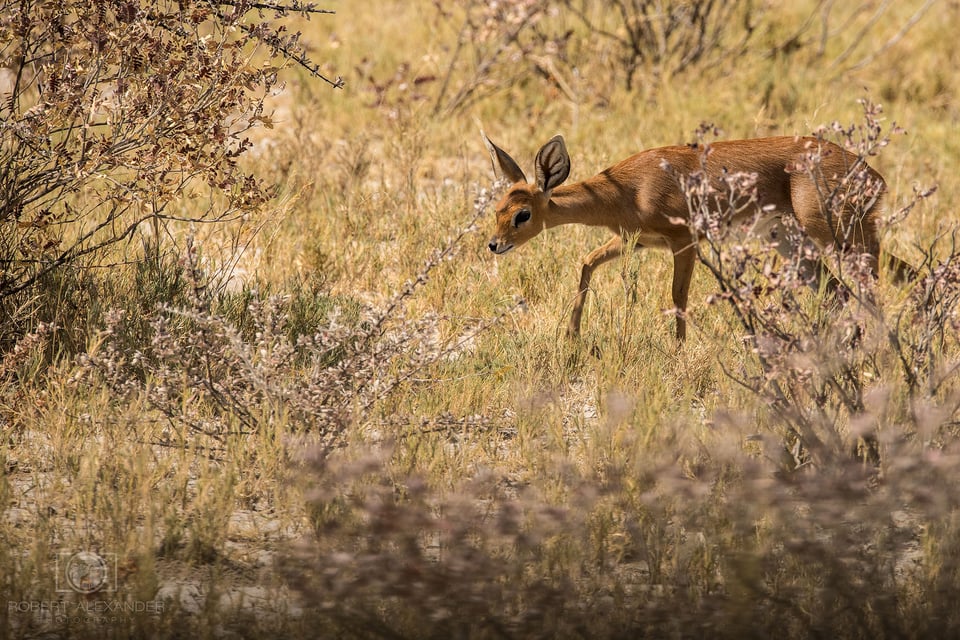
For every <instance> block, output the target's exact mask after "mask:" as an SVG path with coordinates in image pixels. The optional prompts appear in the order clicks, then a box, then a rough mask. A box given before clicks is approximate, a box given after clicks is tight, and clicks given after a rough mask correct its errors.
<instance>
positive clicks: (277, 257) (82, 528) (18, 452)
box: [0, 0, 960, 638]
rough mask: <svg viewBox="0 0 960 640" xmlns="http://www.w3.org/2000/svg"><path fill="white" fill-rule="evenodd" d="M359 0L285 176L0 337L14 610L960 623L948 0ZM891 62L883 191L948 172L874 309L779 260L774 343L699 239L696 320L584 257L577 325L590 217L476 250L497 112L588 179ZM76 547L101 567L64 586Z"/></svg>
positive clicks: (338, 622)
mask: <svg viewBox="0 0 960 640" xmlns="http://www.w3.org/2000/svg"><path fill="white" fill-rule="evenodd" d="M650 4H651V6H652V4H659V3H650ZM662 4H663V5H666V6H668V7H679V6H687V10H688V11H689V10H690V9H689V6H692V5H693V4H698V3H683V2H667V3H662ZM699 4H703V3H699ZM335 5H336V6H331V7H329V8H332V9H336V11H337V13H336V14H335V15H331V16H314V17H313V18H312V19H311V20H310V21H302V22H292V23H291V25H290V28H291V29H293V30H296V29H300V30H302V31H303V34H304V36H303V37H304V40H305V42H307V43H308V45H309V53H310V55H311V57H312V58H313V59H314V60H316V61H320V62H321V63H322V65H323V66H322V70H323V71H324V72H325V73H326V74H327V75H330V76H331V77H332V76H336V75H341V76H343V78H344V79H345V81H346V84H345V86H344V87H343V89H338V90H334V89H331V88H330V87H329V86H327V85H323V84H321V83H318V82H317V81H316V80H315V79H314V78H312V77H311V76H310V75H309V74H308V73H306V72H305V71H303V70H302V69H299V68H297V67H296V66H294V65H290V66H288V67H287V68H286V69H284V70H283V71H282V73H281V78H282V79H284V80H285V83H286V85H285V88H284V90H283V91H282V92H279V93H278V94H277V95H275V96H274V97H273V99H272V104H271V108H272V109H273V114H272V116H271V119H272V122H273V128H271V129H266V128H261V129H258V130H255V131H254V132H253V133H252V134H251V135H252V141H253V146H252V148H251V149H250V150H249V151H248V152H247V153H246V154H244V155H243V156H241V162H242V163H243V167H244V168H245V169H246V170H248V171H251V172H253V173H255V174H256V175H257V176H259V177H260V178H262V179H264V180H266V181H267V182H269V183H273V184H276V185H278V187H279V188H278V193H277V196H276V198H275V199H273V200H272V201H270V203H269V204H268V205H267V206H265V207H263V208H262V209H261V210H260V211H259V213H258V214H257V215H256V216H253V217H246V218H244V219H243V220H239V221H237V222H235V223H234V225H233V226H231V225H230V224H227V223H223V224H218V225H211V226H206V227H205V226H196V227H191V226H189V225H183V226H180V227H174V228H172V229H173V230H172V231H171V234H170V236H169V237H168V238H167V239H166V240H164V242H165V243H166V244H163V248H162V251H157V252H155V253H153V254H152V255H151V256H147V257H148V258H149V259H142V258H144V256H143V249H142V247H144V246H150V247H154V246H155V245H151V244H150V242H146V241H145V242H143V243H136V242H135V243H131V244H128V245H124V246H120V247H116V248H115V250H116V252H117V257H118V260H116V261H115V266H114V267H112V268H111V269H109V270H98V271H95V272H91V273H84V274H82V277H80V276H78V275H76V274H74V273H72V272H70V273H67V274H65V275H63V276H62V277H60V278H59V279H55V280H54V281H53V282H52V283H51V284H50V285H49V286H51V287H54V288H56V287H59V289H57V290H58V291H60V292H61V293H60V294H59V295H60V296H61V298H62V299H63V300H62V302H64V303H65V304H66V305H68V306H69V305H75V306H76V307H77V308H79V309H82V311H83V312H82V313H80V314H78V316H79V317H83V318H84V319H85V320H84V322H85V324H84V325H83V326H70V320H69V318H70V315H69V313H64V314H62V315H60V316H58V317H56V318H53V319H51V318H44V317H39V316H38V317H36V318H33V319H32V320H31V322H29V323H27V324H28V325H29V326H30V330H29V331H28V332H26V333H25V334H24V335H21V336H18V337H17V338H16V339H15V340H13V341H8V342H11V344H12V346H11V347H10V348H9V350H8V351H7V352H6V353H4V354H3V360H2V363H0V421H2V422H0V424H2V425H3V434H4V435H3V439H2V441H0V460H2V461H3V463H4V470H5V472H4V474H3V476H0V497H2V499H3V503H2V504H3V505H4V507H3V516H2V517H0V542H2V543H3V544H2V545H0V568H2V570H0V600H5V601H6V602H5V603H0V604H3V605H4V609H3V610H4V612H5V613H4V615H3V616H0V638H18V637H35V636H39V635H41V634H44V633H50V634H53V636H51V637H54V636H55V637H169V638H176V637H224V636H226V637H452V636H456V637H494V636H500V637H517V638H519V637H574V636H584V637H622V636H628V635H629V636H631V637H711V638H716V637H770V636H771V635H774V634H777V635H781V636H784V637H819V636H830V637H935V636H936V637H947V636H949V635H951V634H955V633H956V630H957V628H958V624H960V621H958V620H957V613H956V611H955V602H956V597H957V596H958V588H960V587H958V585H960V582H958V575H960V548H958V546H957V542H956V541H957V540H958V539H960V538H958V536H957V533H958V530H957V522H958V520H957V513H958V511H957V508H958V504H957V498H956V492H955V491H954V487H955V486H956V482H957V481H958V480H960V465H958V460H960V458H958V457H957V451H958V449H957V445H958V442H957V440H956V437H957V435H958V430H957V426H958V411H960V389H958V385H957V379H956V368H957V358H958V355H960V353H958V350H957V346H958V345H957V338H956V335H957V333H956V332H957V328H958V315H957V314H958V306H957V303H958V300H957V299H956V298H957V296H956V292H957V287H958V286H960V283H958V282H957V271H956V265H955V262H954V261H955V260H956V257H957V256H958V255H960V251H958V249H957V247H956V246H955V245H954V244H953V242H954V241H955V240H956V237H955V229H956V224H957V222H958V220H960V218H958V216H957V213H956V211H957V208H958V205H960V202H958V201H960V192H958V190H957V189H956V187H955V186H954V183H955V180H954V177H955V176H956V175H958V173H960V145H958V142H957V140H956V136H955V135H953V134H954V133H955V131H956V128H957V122H958V119H960V107H958V104H957V103H956V100H955V96H956V95H958V92H960V72H958V71H957V69H960V60H958V59H957V56H958V55H960V53H958V50H957V48H956V47H950V46H945V43H950V42H952V39H953V38H954V37H955V36H954V34H953V31H954V29H953V27H954V26H955V25H956V24H958V23H960V7H958V6H957V5H956V3H949V2H933V3H926V4H925V3H922V2H920V1H919V0H917V1H914V2H902V3H876V2H853V3H846V4H843V6H840V3H830V2H826V3H824V2H813V1H812V0H803V1H801V2H794V3H776V2H774V3H747V2H737V3H729V6H730V7H732V8H731V9H730V10H729V11H730V13H729V14H727V15H726V21H725V22H723V23H717V24H713V23H711V26H710V28H711V29H713V30H715V32H716V33H715V38H713V39H712V40H711V41H710V47H711V48H710V50H709V51H707V52H705V54H704V55H703V56H701V57H699V58H696V59H694V60H692V61H691V62H690V63H689V64H687V65H680V64H679V60H680V59H682V58H683V56H684V55H685V54H684V51H685V50H684V49H683V46H682V45H680V44H678V45H677V47H679V48H676V49H671V48H670V47H669V46H664V48H663V49H662V51H661V54H660V55H659V56H653V55H651V56H648V57H646V58H642V59H640V60H634V63H635V65H636V69H635V70H634V73H633V75H632V77H630V78H629V80H628V75H627V73H626V71H625V59H626V58H625V57H624V56H628V55H630V54H631V50H630V49H629V48H626V49H625V48H624V47H625V44H624V42H623V38H625V37H626V35H627V33H628V30H627V27H626V24H625V23H624V21H623V17H622V14H621V13H620V12H619V10H615V7H618V6H621V5H622V7H623V9H624V11H625V12H627V14H630V13H631V12H635V13H636V14H637V15H642V7H644V6H647V5H646V4H645V3H642V2H635V3H630V2H622V3H611V4H609V5H608V4H607V3H601V2H591V1H577V0H567V1H565V2H552V3H533V2H525V1H522V0H511V1H507V2H499V3H485V2H479V1H470V2H466V3H456V4H455V3H444V2H427V1H422V0H415V1H412V2H398V1H394V0H388V1H387V2H382V3H378V4H377V5H376V6H372V5H371V6H369V7H367V6H360V5H351V4H343V5H342V6H341V5H340V3H335ZM683 15H684V14H682V13H678V14H677V16H679V17H682V16H683ZM678 19H679V18H678ZM651 24H653V23H651ZM634 26H635V25H634ZM677 28H678V29H682V27H677ZM711 33H712V32H711ZM652 34H653V35H651V36H649V37H650V38H652V40H650V42H654V43H655V42H658V41H660V42H663V43H666V44H669V43H673V42H675V41H674V40H669V41H666V40H664V38H666V35H665V34H663V33H660V35H657V34H658V32H656V31H654V32H652ZM658 38H659V39H660V40H658ZM628 84H629V88H628ZM865 97H866V98H869V99H870V100H872V101H874V102H877V103H880V104H882V107H883V112H882V113H883V115H882V119H881V125H882V126H883V128H884V131H885V132H886V133H887V134H889V135H890V138H891V140H890V144H889V145H888V146H886V147H884V148H883V149H882V150H881V152H880V153H879V154H878V155H876V156H871V157H870V158H869V162H870V163H871V165H872V166H874V167H875V168H876V169H878V170H879V171H880V172H881V173H882V174H883V175H884V176H885V178H886V180H887V183H888V186H889V188H890V194H889V197H888V213H889V214H890V215H891V217H894V218H895V216H893V214H895V212H897V211H898V210H899V209H901V208H902V207H904V206H906V205H908V204H910V203H911V202H913V201H914V194H915V187H916V188H918V189H920V190H927V189H929V188H930V187H931V186H934V185H936V186H938V189H937V191H936V192H935V193H933V194H932V195H930V196H929V197H926V198H924V199H922V200H921V201H920V202H918V203H917V205H916V206H914V207H913V208H912V209H911V210H910V212H909V215H906V217H905V218H903V219H902V220H901V219H895V223H891V224H890V225H889V226H887V227H886V228H885V229H884V231H883V241H884V243H885V245H886V246H889V247H891V248H892V250H893V251H894V252H895V253H897V255H900V256H902V257H904V258H905V259H907V260H908V261H910V262H911V263H913V264H915V265H918V266H920V267H921V279H920V280H919V281H918V283H916V284H914V285H911V286H908V287H897V286H894V285H892V284H890V283H889V282H888V281H887V279H886V278H884V279H882V280H881V282H880V284H879V286H878V289H877V291H876V308H877V309H878V310H879V311H878V314H872V313H867V312H863V313H860V312H861V311H863V308H862V307H860V306H858V305H852V306H848V307H846V308H844V309H843V310H841V311H836V310H835V309H834V308H833V307H828V306H827V303H825V301H824V298H823V297H822V296H818V295H816V294H814V293H812V292H809V291H806V290H804V291H799V292H796V296H795V299H794V298H791V301H793V302H795V303H796V305H797V307H796V309H792V310H791V309H789V308H780V307H777V308H773V307H776V305H779V304H780V303H781V302H782V300H783V299H782V298H780V297H777V296H776V294H775V293H772V294H770V295H769V296H764V295H760V296H759V298H758V299H757V300H756V301H755V302H756V305H757V307H756V308H755V309H761V310H762V311H763V312H764V313H770V314H771V316H770V317H774V318H776V319H777V321H778V322H783V326H784V327H786V328H787V329H786V330H789V332H790V335H795V336H800V337H802V341H798V342H797V344H801V342H802V345H803V346H802V348H801V347H796V345H793V346H791V347H790V348H796V351H795V352H790V353H791V356H790V357H789V358H787V357H786V356H784V357H783V358H782V359H781V360H777V362H778V363H779V364H778V367H779V368H776V369H775V370H774V369H772V368H770V367H768V366H766V365H765V364H764V361H763V360H762V358H760V357H758V353H759V354H760V355H761V356H762V355H765V353H764V352H762V345H761V347H758V343H757V342H756V341H754V340H751V339H750V336H748V335H747V334H748V332H747V330H746V329H745V326H744V325H743V323H741V322H740V321H739V320H738V316H737V315H736V310H735V309H733V308H732V307H731V306H730V304H728V303H727V302H726V300H725V299H723V298H722V297H721V296H720V295H719V293H720V291H721V288H722V283H720V282H718V280H717V279H716V278H714V277H712V276H711V275H710V273H709V271H708V270H707V269H704V268H702V267H701V268H700V269H698V271H697V273H696V275H695V277H694V287H693V290H692V292H691V296H690V315H689V319H688V322H689V323H690V329H689V330H688V336H689V337H688V340H687V343H686V344H685V345H684V346H683V348H681V349H678V348H677V347H676V344H675V341H674V338H673V319H672V317H670V301H669V300H670V297H669V296H670V292H669V282H670V269H671V260H670V259H669V256H667V255H666V254H664V253H660V252H641V253H637V254H636V255H632V256H630V257H628V258H625V259H624V260H622V261H620V262H617V263H613V264H611V265H609V266H607V267H606V268H603V269H601V270H599V272H598V273H597V274H596V276H595V278H594V283H593V288H592V291H591V293H590V296H589V298H588V303H587V311H586V317H585V318H584V335H583V338H582V340H580V341H569V340H566V339H564V330H565V327H566V320H567V317H568V315H569V311H570V306H571V304H572V302H573V299H574V296H575V294H576V290H575V287H576V284H577V279H578V277H579V266H580V260H581V259H582V257H583V256H584V255H586V253H587V252H589V251H590V250H591V249H592V248H594V247H596V246H598V245H599V244H600V243H601V242H602V241H603V240H604V239H605V232H600V231H597V230H591V229H587V228H580V227H565V228H559V229H556V230H552V231H549V232H546V233H544V234H541V236H540V237H538V238H537V239H536V240H535V241H533V242H531V243H529V244H528V245H527V246H524V247H522V248H521V249H519V250H517V251H514V252H512V253H511V254H509V255H507V256H501V257H497V256H493V255H492V254H491V253H490V252H489V250H488V249H487V247H486V245H487V237H488V235H489V234H490V233H491V229H492V220H493V213H492V204H491V203H492V202H493V201H495V199H496V197H497V196H498V193H499V192H498V191H497V187H496V186H495V185H494V184H493V174H492V170H491V166H490V163H489V158H488V157H487V155H486V151H485V149H484V146H483V143H482V141H481V138H480V135H479V131H478V128H477V121H479V122H480V123H482V126H483V127H484V129H485V131H486V132H487V133H488V134H489V135H490V137H491V138H492V139H494V140H495V141H496V142H497V143H498V144H500V145H502V146H503V147H504V148H506V149H508V150H510V152H511V154H512V155H513V156H514V157H515V158H517V159H518V160H519V161H520V162H521V163H523V164H524V169H525V170H527V171H528V174H529V169H530V168H531V166H532V159H533V155H534V154H535V153H536V150H537V149H538V148H539V147H540V145H542V144H543V143H544V142H545V141H546V140H548V139H549V138H550V137H551V136H553V135H554V134H555V133H557V132H562V133H563V134H564V136H565V138H566V141H567V146H568V148H569V150H570V153H571V159H572V162H573V169H572V174H571V180H579V179H584V178H587V177H589V176H591V175H593V174H594V173H596V172H598V171H600V170H602V169H604V168H605V167H607V166H609V165H611V164H613V163H614V162H615V161H617V160H620V159H622V158H624V157H626V156H627V155H629V154H631V153H634V152H636V151H638V150H641V149H644V148H650V147H655V146H660V145H667V144H678V143H687V142H692V141H693V140H694V136H695V132H696V131H697V129H698V127H699V126H700V125H701V123H703V122H711V123H714V124H715V125H717V126H718V127H720V128H721V129H722V131H723V132H724V134H723V135H724V136H726V137H729V138H740V137H754V136H764V135H775V134H776V135H793V134H808V133H810V132H811V131H813V130H815V129H816V128H817V127H819V126H821V125H828V126H829V125H831V124H832V123H833V122H839V123H842V124H843V125H844V126H846V125H849V124H857V123H862V122H863V117H864V114H863V109H862V107H861V105H860V103H859V102H858V101H859V100H860V99H862V98H865ZM894 124H896V125H898V126H900V127H902V128H904V129H905V130H906V134H905V135H901V134H896V133H894ZM170 206H173V207H177V208H182V210H183V211H189V210H190V208H191V207H194V206H196V199H191V198H187V197H185V198H184V199H183V200H182V201H178V202H175V203H172V204H171V205H170ZM156 242H159V241H156ZM752 251H754V252H756V251H758V249H756V248H753V249H752ZM751 255H756V254H751ZM764 255H765V254H764ZM759 259H760V260H765V259H770V260H773V258H772V257H761V258H759ZM772 264H773V265H774V267H773V268H775V269H779V268H783V267H782V265H781V263H779V262H776V261H774V262H772ZM763 277H764V276H763V271H762V269H760V270H759V271H758V272H757V278H758V282H759V283H760V284H762V278H763ZM760 289H762V287H758V291H759V290H760ZM47 294H49V292H47ZM763 305H768V307H763ZM758 313H759V311H758ZM847 329H849V331H848V332H846V333H845V330H847ZM858 332H859V333H858ZM66 334H69V336H70V340H69V342H67V341H65V340H64V339H63V338H62V337H61V336H63V335H66ZM854 334H856V335H854ZM858 336H861V337H860V338H859V342H858V338H857V337H858ZM821 339H822V341H821ZM804 341H805V342H804ZM765 344H766V343H765ZM897 345H899V348H898V346H897ZM828 347H829V348H828ZM784 348H786V347H784ZM597 354H599V357H598V356H597ZM766 355H769V354H768V353H767V354H766ZM776 385H779V387H777V388H778V389H779V390H780V391H779V392H778V393H781V395H782V396H783V397H782V398H781V399H780V401H779V404H778V401H774V400H772V399H771V398H773V397H774V396H773V395H772V394H773V392H772V391H771V389H772V388H774V387H776ZM851 398H852V399H853V400H852V401H851V402H847V400H849V399H851ZM864 443H867V444H870V445H871V446H874V447H875V448H876V453H877V455H876V456H874V457H871V456H863V455H860V454H858V453H857V451H858V445H859V446H860V449H859V451H860V452H861V453H862V451H863V445H864ZM80 551H90V552H94V553H96V554H98V555H99V556H100V557H101V558H103V559H104V560H105V562H106V564H107V565H108V567H109V569H110V570H111V571H114V570H115V574H110V575H111V577H110V581H109V582H108V583H107V586H108V587H109V588H110V589H114V588H115V590H106V589H105V590H101V591H98V592H95V593H93V594H90V595H83V594H80V593H78V592H77V590H76V589H70V588H68V589H59V587H62V583H63V581H64V580H65V578H66V576H65V574H64V573H63V572H64V563H65V562H67V561H68V560H69V559H70V558H73V557H74V554H76V553H77V552H80ZM113 576H115V578H114V577H113ZM124 604H126V605H127V606H126V608H124V607H123V606H122V605H124ZM118 605H119V606H120V609H119V611H117V610H116V607H117V606H118ZM140 605H143V606H140ZM138 606H139V609H138V608H137V607H138ZM98 607H99V609H98ZM111 607H113V608H114V609H113V610H111Z"/></svg>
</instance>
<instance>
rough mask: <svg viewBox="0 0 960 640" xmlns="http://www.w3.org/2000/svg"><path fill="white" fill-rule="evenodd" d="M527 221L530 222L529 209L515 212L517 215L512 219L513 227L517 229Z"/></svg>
mask: <svg viewBox="0 0 960 640" xmlns="http://www.w3.org/2000/svg"><path fill="white" fill-rule="evenodd" d="M528 220H530V209H520V211H517V215H515V216H514V217H513V226H515V227H519V226H520V225H522V224H523V223H524V222H527V221H528Z"/></svg>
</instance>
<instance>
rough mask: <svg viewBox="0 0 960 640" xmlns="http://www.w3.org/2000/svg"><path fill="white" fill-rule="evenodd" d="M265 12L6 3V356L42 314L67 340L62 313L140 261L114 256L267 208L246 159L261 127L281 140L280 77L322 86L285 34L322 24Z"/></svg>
mask: <svg viewBox="0 0 960 640" xmlns="http://www.w3.org/2000/svg"><path fill="white" fill-rule="evenodd" d="M256 6H259V5H256ZM256 6H255V5H253V4H248V3H226V4H218V3H208V2H202V1H177V2H173V1H167V0H150V1H147V0H144V1H140V2H137V1H132V2H131V1H127V0H111V1H105V2H95V3H90V2H73V1H68V2H43V1H36V2H2V3H0V42H2V45H0V46H2V64H3V72H4V73H3V78H4V83H3V87H2V95H0V166H2V169H0V193H2V194H3V196H2V199H0V305H2V306H3V313H4V316H5V318H4V321H3V325H2V326H0V339H3V340H4V341H6V343H7V344H0V348H6V347H7V346H9V342H10V340H11V339H13V340H15V339H16V336H17V335H21V334H22V333H24V332H26V331H28V330H29V329H30V326H31V323H32V322H33V321H34V320H35V317H36V316H37V315H41V316H46V319H47V321H51V322H55V323H58V324H61V325H62V324H63V323H62V322H61V320H62V317H61V316H62V315H64V314H67V313H68V311H69V310H67V311H64V310H63V309H62V308H58V305H59V304H60V303H58V298H64V297H65V298H68V299H70V300H71V301H73V300H75V299H77V298H82V297H83V291H84V290H85V289H86V290H89V289H91V288H92V287H91V285H90V283H89V278H86V279H85V276H87V275H88V274H89V271H90V269H91V268H92V267H106V266H110V265H112V264H116V263H118V262H123V261H124V260H125V259H130V258H131V256H129V255H126V256H122V257H118V256H116V255H112V254H110V252H109V250H110V249H111V248H117V246H118V245H119V243H121V242H123V241H128V240H130V239H131V238H136V237H139V238H141V239H142V240H143V242H144V243H145V244H147V245H151V244H153V245H155V244H156V243H159V242H161V240H162V238H164V237H166V236H167V235H168V234H169V235H171V236H174V235H176V234H175V233H173V232H172V231H170V230H169V229H168V227H170V226H175V223H176V222H178V221H190V222H193V223H201V222H202V223H214V222H222V221H226V220H235V219H238V218H240V217H243V216H245V215H249V214H251V213H252V212H255V211H257V210H258V209H259V207H261V206H262V205H263V204H264V203H265V202H266V201H267V200H268V199H269V198H270V197H272V188H271V187H270V186H269V185H267V184H265V183H264V182H263V181H262V180H260V179H258V178H257V177H256V176H254V175H253V174H251V173H249V172H247V171H244V170H243V169H241V168H240V167H239V165H238V162H237V159H238V157H240V156H241V155H243V154H244V153H245V152H246V151H247V150H248V149H249V148H250V146H251V142H250V140H249V132H250V130H251V129H252V128H254V127H257V126H272V122H271V119H270V114H269V113H268V112H267V111H266V110H265V102H266V100H267V98H268V97H269V96H270V95H271V93H272V92H273V91H275V90H276V89H277V88H278V87H280V81H279V75H278V74H279V72H280V70H281V68H282V67H283V66H285V65H287V64H289V63H290V62H291V61H292V62H296V63H299V64H301V65H304V66H307V67H308V68H309V69H310V70H311V72H312V73H314V74H315V75H316V76H319V73H318V72H317V71H316V68H315V67H314V66H312V65H311V63H310V62H309V61H308V60H306V58H305V57H304V56H303V49H302V47H301V45H300V43H299V37H298V35H296V34H287V33H286V32H285V26H284V25H283V23H282V20H280V19H281V18H282V16H283V15H285V14H286V13H287V12H291V11H292V12H296V13H298V14H300V15H309V14H310V13H318V12H320V10H318V9H316V8H315V7H313V6H312V5H309V6H308V5H304V4H302V3H292V4H286V3H274V4H272V5H271V10H270V13H271V14H272V18H271V19H266V18H265V16H264V15H263V10H262V9H257V8H255V7H256ZM321 77H322V76H321ZM333 84H335V85H339V82H338V81H335V82H334V83H333ZM187 195H189V196H191V197H192V202H191V205H190V206H189V207H181V206H178V205H179V203H180V201H181V198H183V197H184V196H187ZM148 221H149V222H150V223H151V224H149V225H147V224H144V223H146V222H148ZM68 269H73V271H68ZM64 272H66V275H64ZM71 280H76V281H77V282H76V284H73V285H72V286H73V289H71V288H70V287H69V286H68V285H67V284H65V283H70V282H71ZM91 295H94V294H91ZM45 303H46V304H45ZM80 306H86V305H80ZM40 319H41V320H42V319H44V318H43V317H41V318H40Z"/></svg>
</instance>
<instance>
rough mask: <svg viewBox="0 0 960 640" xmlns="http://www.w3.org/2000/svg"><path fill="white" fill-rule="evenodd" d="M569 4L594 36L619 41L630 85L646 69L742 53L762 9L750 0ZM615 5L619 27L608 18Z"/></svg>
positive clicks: (670, 71) (670, 68) (582, 0)
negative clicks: (608, 20)
mask: <svg viewBox="0 0 960 640" xmlns="http://www.w3.org/2000/svg"><path fill="white" fill-rule="evenodd" d="M563 4H564V6H565V7H566V9H567V10H569V11H571V12H572V13H573V14H574V15H576V16H577V17H578V18H579V19H580V20H581V21H582V22H583V23H584V25H586V27H587V28H588V29H589V31H590V34H591V35H595V36H600V37H601V38H602V39H604V40H607V41H610V42H613V43H614V44H615V45H616V47H617V49H618V51H619V58H620V63H621V64H622V66H623V70H624V73H625V79H624V82H625V85H626V88H627V90H631V89H632V88H633V86H634V78H635V77H636V75H637V72H639V71H640V70H641V69H644V68H647V69H649V70H650V71H651V72H652V76H653V78H655V79H659V78H663V77H670V76H673V75H676V74H680V73H683V72H684V71H685V70H686V69H688V68H689V67H691V66H693V65H696V64H698V63H700V62H704V63H705V64H710V65H712V64H716V63H717V62H718V61H719V60H721V59H723V58H724V57H730V56H736V55H737V54H738V53H741V52H742V51H743V50H744V47H745V46H746V44H747V42H748V41H749V40H750V37H751V36H752V35H753V31H754V28H755V20H756V15H755V13H756V11H757V10H756V9H755V8H754V6H753V3H752V2H750V1H749V0H747V1H745V2H744V1H737V2H724V1H720V2H715V1H712V0H711V1H708V2H690V1H688V0H671V1H669V2H662V1H660V0H615V1H614V2H611V3H597V2H594V1H593V0H564V2H563ZM610 5H612V6H613V8H614V9H615V10H616V13H617V16H618V18H619V22H618V23H617V24H616V25H615V26H611V25H608V24H606V23H605V19H606V16H607V15H609V13H610V11H609V8H610ZM732 32H735V33H734V34H733V35H731V33H732ZM730 40H732V41H733V42H730Z"/></svg>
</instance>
